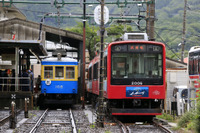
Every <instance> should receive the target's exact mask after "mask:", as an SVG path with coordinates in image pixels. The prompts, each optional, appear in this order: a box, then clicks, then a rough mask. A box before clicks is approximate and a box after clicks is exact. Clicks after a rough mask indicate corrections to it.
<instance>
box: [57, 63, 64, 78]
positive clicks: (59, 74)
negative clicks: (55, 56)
mask: <svg viewBox="0 0 200 133" xmlns="http://www.w3.org/2000/svg"><path fill="white" fill-rule="evenodd" d="M55 74H56V75H55V78H64V68H63V67H62V66H56V67H55Z"/></svg>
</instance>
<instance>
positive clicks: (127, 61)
mask: <svg viewBox="0 0 200 133" xmlns="http://www.w3.org/2000/svg"><path fill="white" fill-rule="evenodd" d="M111 62H112V72H111V75H112V80H111V83H112V84H127V85H129V84H132V82H142V84H143V85H145V84H146V85H147V84H151V83H153V82H151V83H150V82H149V83H147V82H148V81H150V80H149V79H155V80H156V79H162V75H163V71H162V70H163V69H162V54H160V53H112V59H111ZM125 79H126V80H125ZM123 80H124V81H123ZM128 81H129V82H128ZM126 82H127V83H126ZM155 84H162V83H155Z"/></svg>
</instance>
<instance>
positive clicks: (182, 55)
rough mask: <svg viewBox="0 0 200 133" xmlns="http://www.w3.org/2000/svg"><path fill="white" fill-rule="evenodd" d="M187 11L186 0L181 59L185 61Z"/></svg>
mask: <svg viewBox="0 0 200 133" xmlns="http://www.w3.org/2000/svg"><path fill="white" fill-rule="evenodd" d="M186 11H187V0H185V5H184V13H183V32H182V43H181V61H182V62H183V61H184V49H185V31H186Z"/></svg>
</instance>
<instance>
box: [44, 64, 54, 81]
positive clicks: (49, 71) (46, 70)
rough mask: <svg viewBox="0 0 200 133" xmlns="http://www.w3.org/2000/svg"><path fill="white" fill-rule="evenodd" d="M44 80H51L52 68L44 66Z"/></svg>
mask: <svg viewBox="0 0 200 133" xmlns="http://www.w3.org/2000/svg"><path fill="white" fill-rule="evenodd" d="M44 78H45V79H52V78H53V67H52V66H45V67H44Z"/></svg>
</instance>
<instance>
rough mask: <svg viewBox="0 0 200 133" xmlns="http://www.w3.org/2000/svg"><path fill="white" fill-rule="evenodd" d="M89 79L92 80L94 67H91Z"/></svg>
mask: <svg viewBox="0 0 200 133" xmlns="http://www.w3.org/2000/svg"><path fill="white" fill-rule="evenodd" d="M89 80H92V67H90V68H89Z"/></svg>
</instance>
